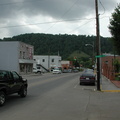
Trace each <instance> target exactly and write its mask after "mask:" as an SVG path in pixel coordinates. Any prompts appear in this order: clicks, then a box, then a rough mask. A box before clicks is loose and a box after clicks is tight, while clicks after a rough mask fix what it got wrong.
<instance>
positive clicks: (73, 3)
mask: <svg viewBox="0 0 120 120" xmlns="http://www.w3.org/2000/svg"><path fill="white" fill-rule="evenodd" d="M77 1H78V0H76V1H75V2H74V3H73V4H72V6H71V7H70V8H69V9H68V10H67V11H66V12H64V13H63V15H62V16H61V19H62V18H63V17H64V16H65V15H66V14H67V13H68V12H69V11H70V10H71V9H72V8H73V6H74V5H75V4H76V3H77ZM59 20H60V19H59ZM55 24H56V23H55ZM55 24H53V25H52V26H50V27H49V28H48V29H47V30H46V31H45V32H47V31H48V30H50V29H51V28H52V27H53V26H54V25H55Z"/></svg>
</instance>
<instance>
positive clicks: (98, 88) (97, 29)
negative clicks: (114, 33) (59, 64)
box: [95, 0, 101, 91]
mask: <svg viewBox="0 0 120 120" xmlns="http://www.w3.org/2000/svg"><path fill="white" fill-rule="evenodd" d="M95 8H96V35H97V37H96V52H97V56H98V55H100V34H99V33H100V32H99V14H98V0H95ZM100 69H101V67H100V57H98V58H97V90H99V91H100V90H101V89H100V78H101V71H100Z"/></svg>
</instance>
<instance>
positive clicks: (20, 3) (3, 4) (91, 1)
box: [0, 0, 120, 38]
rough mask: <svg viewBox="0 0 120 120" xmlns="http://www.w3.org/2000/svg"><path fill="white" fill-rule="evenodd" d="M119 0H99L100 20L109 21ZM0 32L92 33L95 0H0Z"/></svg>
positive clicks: (7, 35) (1, 36)
mask: <svg viewBox="0 0 120 120" xmlns="http://www.w3.org/2000/svg"><path fill="white" fill-rule="evenodd" d="M119 2H120V0H98V4H99V14H101V16H100V17H101V18H102V19H101V22H102V21H104V22H107V23H106V24H107V25H108V24H109V23H108V19H109V18H110V15H111V13H112V12H113V10H114V9H115V7H116V6H117V4H118V3H119ZM92 20H93V21H92ZM87 25H88V26H87ZM104 25H105V24H104ZM107 25H106V29H107ZM79 26H80V29H77V27H79ZM81 26H83V28H81ZM85 28H86V29H85ZM88 28H89V29H90V30H89V29H88ZM91 29H93V30H91ZM101 29H102V28H101ZM70 31H73V33H70ZM0 32H1V34H0V38H3V37H9V36H10V37H12V36H13V35H18V34H24V33H31V32H33V33H34V32H35V33H43V32H44V33H51V34H57V33H58V34H59V33H63V34H64V33H70V34H88V35H89V34H90V35H92V32H93V35H94V34H95V0H0ZM106 32H108V31H106ZM106 34H107V35H108V33H106ZM107 35H106V36H107ZM103 36H104V35H103Z"/></svg>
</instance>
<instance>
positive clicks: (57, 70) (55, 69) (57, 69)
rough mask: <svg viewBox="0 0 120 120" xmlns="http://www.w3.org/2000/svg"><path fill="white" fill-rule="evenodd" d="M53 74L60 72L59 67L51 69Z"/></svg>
mask: <svg viewBox="0 0 120 120" xmlns="http://www.w3.org/2000/svg"><path fill="white" fill-rule="evenodd" d="M52 73H53V74H61V73H62V71H61V70H60V69H59V68H54V69H53V71H52Z"/></svg>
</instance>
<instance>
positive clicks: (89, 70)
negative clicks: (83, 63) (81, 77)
mask: <svg viewBox="0 0 120 120" xmlns="http://www.w3.org/2000/svg"><path fill="white" fill-rule="evenodd" d="M84 72H89V73H93V72H94V70H93V69H89V68H87V69H85V71H84Z"/></svg>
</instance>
